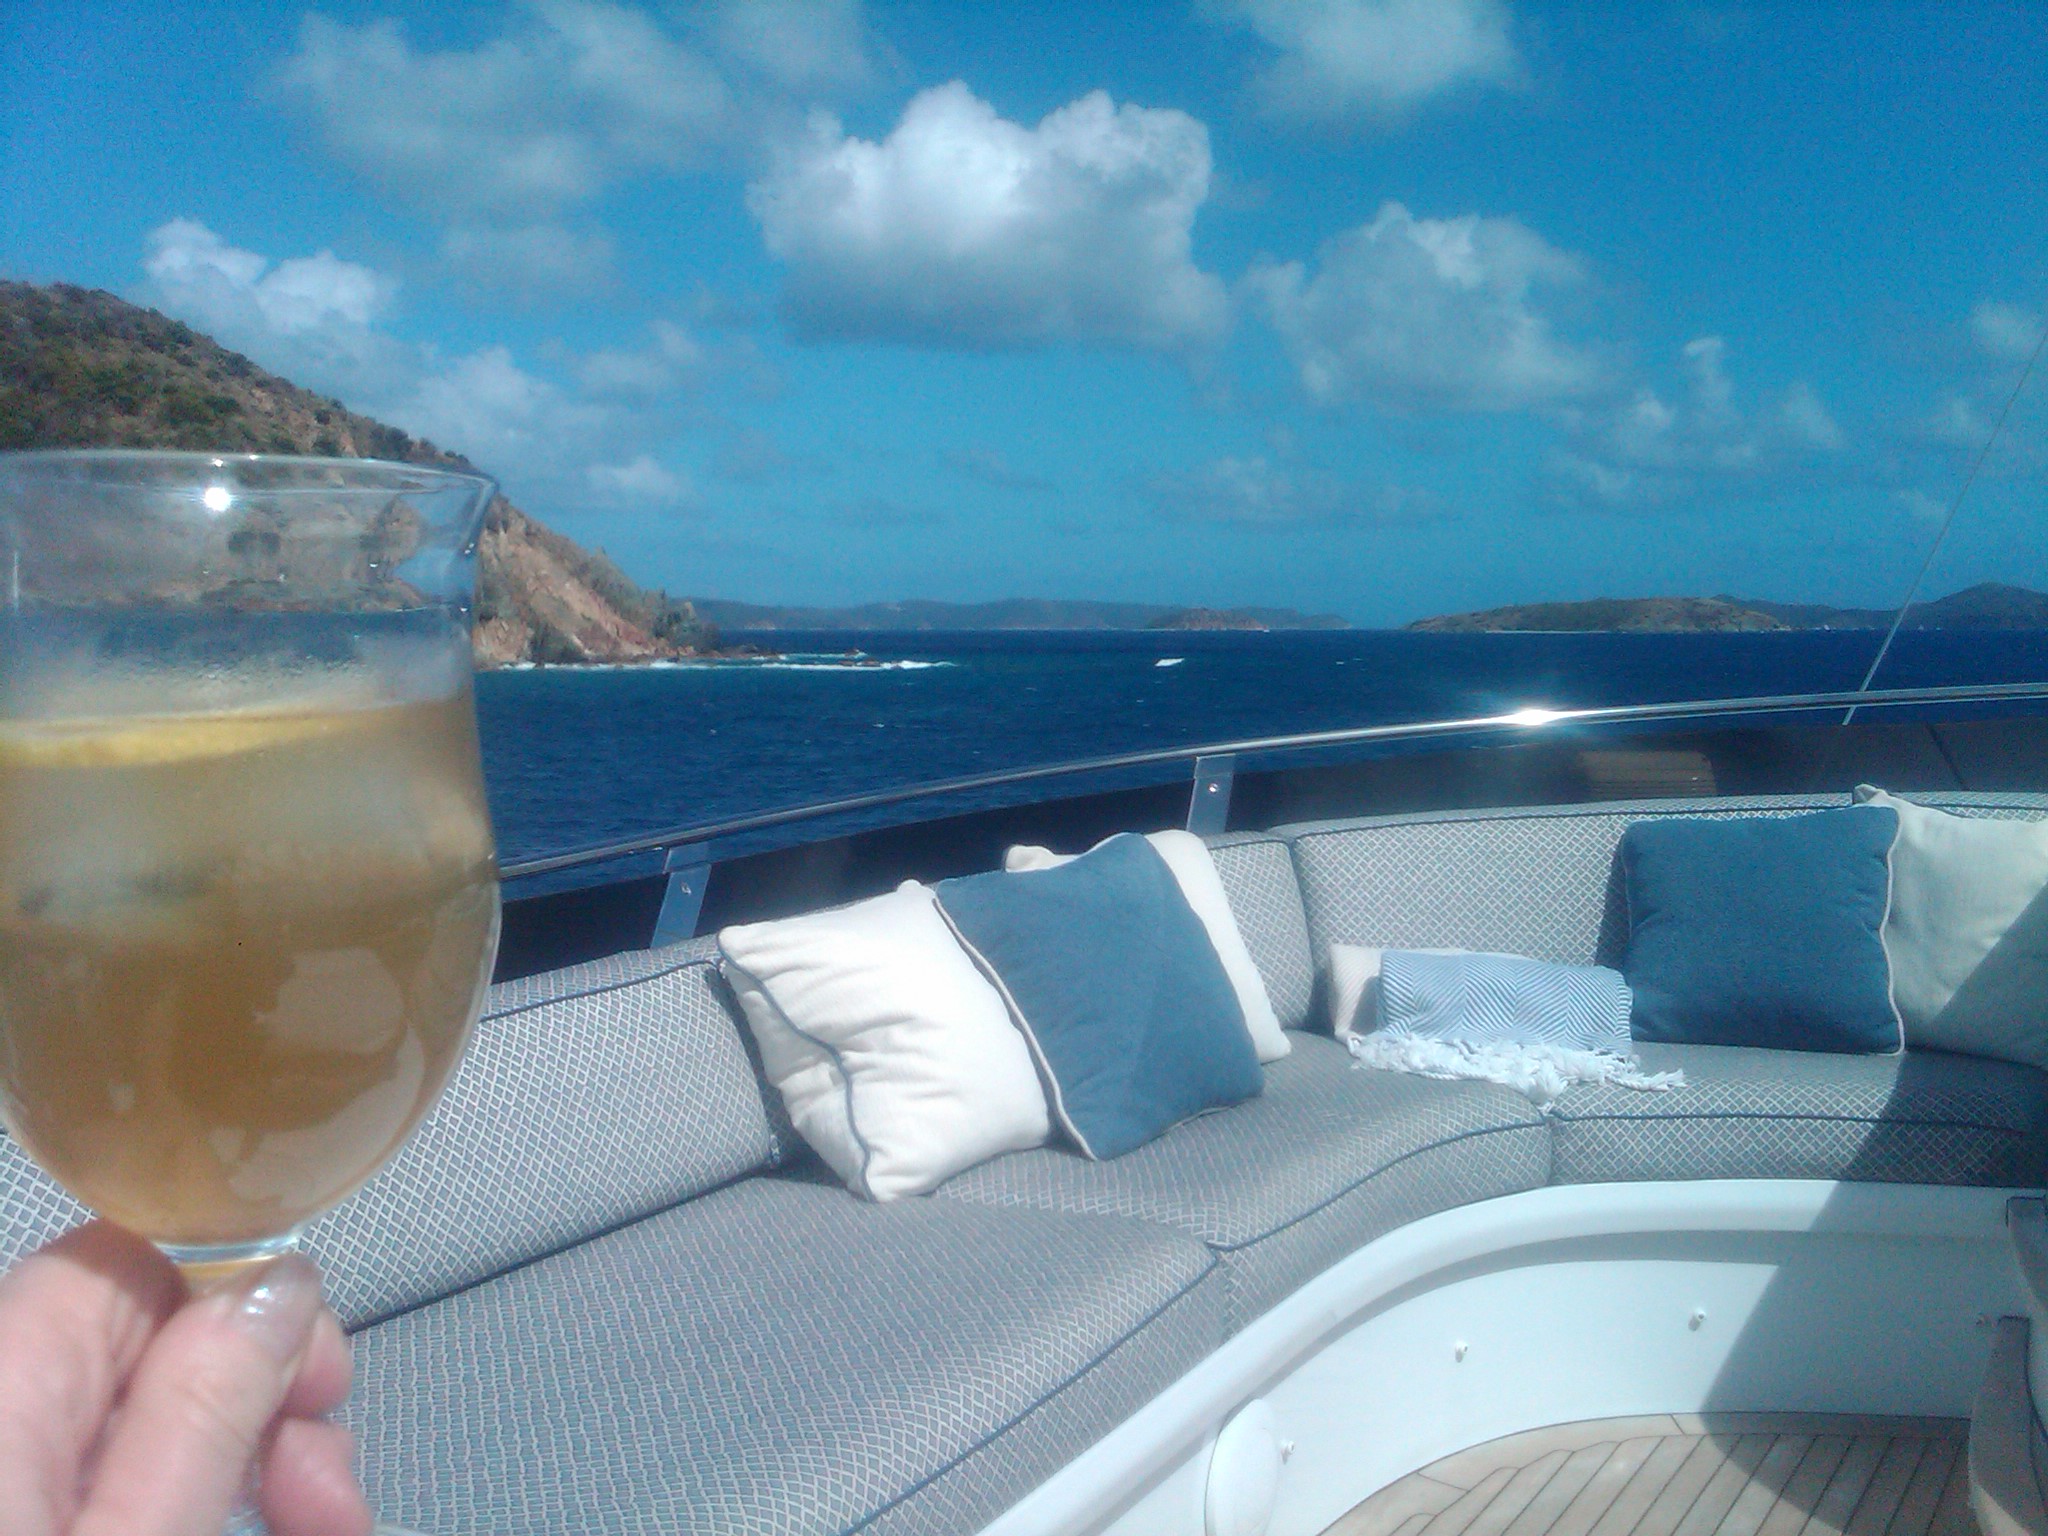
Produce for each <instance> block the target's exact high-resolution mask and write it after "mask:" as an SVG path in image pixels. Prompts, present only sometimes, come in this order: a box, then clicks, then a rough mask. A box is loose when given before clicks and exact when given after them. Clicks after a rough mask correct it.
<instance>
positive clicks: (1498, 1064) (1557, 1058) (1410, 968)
mask: <svg viewBox="0 0 2048 1536" xmlns="http://www.w3.org/2000/svg"><path fill="white" fill-rule="evenodd" d="M1630 1001H1631V997H1630V993H1629V989H1628V983H1627V982H1626V981H1624V980H1622V978H1621V973H1620V972H1618V971H1614V970H1610V969H1608V968H1607V967H1606V966H1602V965H1558V964H1555V963H1553V962H1551V961H1547V960H1530V959H1526V958H1524V957H1522V956H1520V955H1489V954H1442V953H1435V954H1431V953H1423V952H1421V951H1416V950H1399V949H1390V950H1388V951H1387V952H1386V953H1385V955H1384V956H1383V957H1382V959H1381V964H1380V986H1379V1020H1378V1022H1379V1028H1377V1029H1375V1030H1374V1031H1372V1033H1370V1034H1365V1035H1354V1036H1352V1037H1351V1039H1350V1040H1349V1042H1348V1044H1349V1045H1350V1047H1351V1054H1352V1055H1354V1056H1356V1057H1357V1058H1358V1060H1359V1061H1360V1062H1361V1063H1362V1064H1364V1065H1366V1066H1371V1067H1382V1068H1387V1069H1390V1070H1394V1071H1401V1072H1418V1073H1421V1074H1422V1075H1424V1076H1427V1077H1446V1078H1479V1079H1483V1080H1485V1081H1487V1082H1495V1083H1501V1084H1503V1085H1505V1086H1507V1087H1510V1088H1514V1089H1517V1090H1519V1091H1520V1092H1522V1093H1525V1094H1527V1095H1528V1096H1529V1097H1530V1098H1531V1099H1533V1100H1534V1101H1535V1102H1536V1103H1537V1104H1539V1105H1547V1104H1549V1103H1550V1102H1551V1101H1552V1100H1554V1099H1556V1098H1557V1097H1558V1096H1559V1095H1560V1094H1562V1093H1563V1092H1564V1091H1565V1090H1566V1089H1567V1088H1569V1087H1570V1086H1571V1085H1572V1084H1573V1083H1612V1084H1614V1085H1615V1086H1616V1087H1621V1088H1638V1089H1644V1090H1648V1091H1652V1092H1661V1091H1664V1090H1668V1089H1671V1088H1676V1087H1679V1086H1681V1085H1682V1084H1683V1083H1684V1081H1685V1077H1684V1074H1682V1073H1678V1072H1645V1071H1644V1070H1643V1069H1642V1063H1641V1062H1640V1061H1638V1060H1637V1059H1636V1057H1635V1055H1634V1054H1633V1052H1632V1050H1631V1048H1630V1046H1631V1042H1630V1039H1629V1029H1628V1020H1629V1005H1630Z"/></svg>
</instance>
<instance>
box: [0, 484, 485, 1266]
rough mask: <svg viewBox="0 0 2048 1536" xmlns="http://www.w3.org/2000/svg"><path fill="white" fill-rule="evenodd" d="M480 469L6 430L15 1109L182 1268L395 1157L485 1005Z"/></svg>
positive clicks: (9, 927)
mask: <svg viewBox="0 0 2048 1536" xmlns="http://www.w3.org/2000/svg"><path fill="white" fill-rule="evenodd" d="M491 492H492V487H491V484H490V482H489V481H487V480H484V479H482V478H480V477H477V476H473V475H465V474H452V473H446V472H442V471H437V470H430V469H421V468H417V467H414V466H410V465H402V464H384V463H376V462H370V461H343V460H317V459H292V458H269V457H261V456H230V455H187V454H155V453H148V454H141V453H136V454H130V453H48V454H43V453H35V454H16V455H5V456H0V562H4V564H0V576H4V578H5V581H6V587H5V592H4V607H0V647H4V648H0V1114H4V1117H5V1120H6V1125H7V1128H8V1130H9V1131H11V1132H12V1133H13V1135H14V1136H15V1137H16V1138H17V1139H18V1140H19V1141H20V1143H21V1144H22V1146H23V1147H24V1148H25V1149H26V1150H27V1151H28V1152H29V1153H30V1154H31V1155H32V1156H34V1157H35V1158H36V1159H37V1160H38V1161H39V1162H40V1163H41V1164H42V1165H43V1167H44V1168H46V1169H47V1170H48V1171H49V1172H50V1173H51V1174H52V1175H53V1176H54V1177H56V1178H57V1180H58V1181H59V1182H61V1183H62V1184H63V1185H64V1186H65V1187H66V1188H67V1189H69V1190H70V1191H71V1192H72V1193H73V1194H74V1195H76V1196H77V1197H78V1198H79V1199H80V1200H81V1201H83V1202H84V1203H86V1204H87V1205H90V1206H91V1207H93V1208H94V1209H95V1210H97V1211H98V1212H100V1213H101V1214H102V1215H105V1216H108V1217H110V1218H112V1219H113V1220H115V1221H118V1222H120V1223H121V1224H122V1225H124V1226H127V1227H129V1228H131V1229H132V1230H134V1231H136V1232H138V1233H140V1234H141V1235H142V1236H144V1237H147V1238H149V1239H150V1240H151V1241H153V1242H155V1243H157V1244H158V1245H159V1246H160V1247H161V1248H163V1249H164V1251H165V1252H167V1253H168V1254H169V1255H170V1256H171V1257H172V1258H173V1259H175V1260H177V1261H178V1262H179V1263H181V1264H183V1265H186V1266H187V1267H188V1272H190V1273H193V1274H195V1276H203V1275H207V1274H211V1273H214V1272H216V1271H217V1270H218V1268H219V1267H220V1266H223V1265H234V1264H237V1263H241V1262H246V1261H250V1260H255V1259H260V1258H263V1257H266V1256H269V1255H272V1254H275V1253H277V1252H279V1251H281V1250H282V1249H284V1248H286V1247H288V1246H290V1245H291V1243H292V1242H293V1240H294V1239H295V1237H296V1235H297V1233H298V1231H299V1229H300V1228H301V1227H302V1226H303V1225H304V1224H305V1223H306V1222H307V1221H308V1220H310V1219H311V1218H312V1217H314V1216H316V1215H318V1214H319V1213H320V1212H322V1211H324V1210H326V1209H327V1208H328V1207H330V1206H332V1205H334V1204H335V1203H336V1202H337V1201H339V1200H341V1199H342V1198H343V1197H345V1196H346V1195H348V1194H349V1193H350V1192H351V1191H352V1190H354V1189H355V1188H356V1187H357V1186H358V1185H360V1184H361V1183H362V1182H363V1181H364V1180H365V1179H367V1178H368V1177H369V1176H370V1175H371V1174H372V1173H374V1172H375V1171H376V1170H377V1168H378V1167H379V1166H381V1165H382V1164H383V1162H384V1161H385V1160H386V1159H387V1158H388V1157H390V1155H391V1154H392V1153H393V1152H394V1151H395V1150H397V1148H398V1147H399V1145H400V1144H401V1143H402V1142H403V1141H404V1140H405V1138H406V1136H407V1135H408V1134H409V1133H410V1132H411V1130H412V1128H413V1127H414V1126H415V1125H416V1124H417V1123H418V1122H419V1120H420V1118H421V1117H422V1116H423V1115H424V1114H425V1113H426V1112H427V1110H428V1109H429V1108H430V1107H431V1106H432V1105H433V1103H434V1101H435V1099H436V1097H437V1096H438V1095H439V1093H440V1091H441V1087H442V1085H443V1084H444V1083H445V1082H446V1081H447V1078H448V1075H449V1073H450V1071H451V1070H452V1069H453V1067H454V1065H455V1062H456V1060H457V1058H458V1057H459V1056H460V1054H461V1051H462V1046H463V1043H464V1040H465V1038H466V1037H467V1035H468V1032H469V1029H470V1026H471V1024H472V1023H473V1022H474V1020H475V1018H476V1014H477V1011H478V1008H479V1006H480V1005H481V1001H482V997H483V992H484V988H485V986H486V983H487V982H488V979H489V975H490V968H491V960H492V956H493V951H494V949H495V945H496V939H497V929H498V888H497V870H496V864H495V860H494V856H493V850H492V842H491V829H490V818H489V815H488V812H487V810H486V807H485V803H484V795H483V785H482V779H481V775H480V769H479V762H478V754H477V739H476V720H475V711H474V707H473V704H472V698H471V685H470V660H469V654H470V653H469V637H468V604H469V597H470V591H471V584H472V573H473V565H474V555H475V547H476V538H477V532H478V528H479V526H480V523H481V519H482V515H483V512H484V509H485V507H486V505H487V503H488V501H489V499H490V496H491Z"/></svg>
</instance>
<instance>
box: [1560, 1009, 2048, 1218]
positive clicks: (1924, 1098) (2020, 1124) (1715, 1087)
mask: <svg viewBox="0 0 2048 1536" xmlns="http://www.w3.org/2000/svg"><path fill="white" fill-rule="evenodd" d="M1637 1051H1638V1054H1640V1055H1641V1057H1642V1059H1643V1064H1644V1065H1645V1066H1647V1067H1649V1068H1650V1069H1651V1070H1653V1071H1665V1070H1668V1069H1670V1068H1673V1067H1677V1068H1682V1069H1683V1070H1684V1072H1685V1076H1686V1086H1685V1087H1684V1088H1682V1089H1679V1090H1676V1091H1674V1092H1671V1093H1637V1092H1632V1091H1630V1090H1628V1089H1625V1088H1608V1087H1578V1088H1574V1089H1572V1090H1571V1091H1570V1092H1569V1093H1567V1094H1565V1095H1564V1097H1563V1098H1561V1099H1559V1100H1558V1101H1557V1105H1556V1109H1555V1111H1554V1114H1553V1121H1552V1123H1553V1126H1554V1132H1555V1152H1554V1172H1553V1178H1554V1179H1555V1181H1556V1182H1557V1183H1559V1184H1599V1183H1608V1182H1614V1181H1625V1180H1638V1179H1855V1180H1872V1181H1878V1182H1886V1183H1898V1184H1987V1185H1995V1186H2010V1185H2016V1186H2028V1187H2031V1186H2034V1185H2038V1184H2040V1183H2041V1182H2042V1178H2043V1170H2044V1162H2048V1156H2044V1154H2048V1075H2044V1074H2042V1073H2040V1072H2038V1071H2036V1070H2034V1069H2033V1068H2032V1067H2020V1066H2013V1065H2011V1064H2009V1063H2007V1062H2001V1061H1986V1060H1983V1059H1981V1058H1979V1057H1975V1056H1951V1055H1947V1054H1945V1053H1943V1052H1940V1051H1907V1052H1904V1053H1903V1054H1901V1055H1896V1056H1843V1055H1837V1054H1831V1053H1823V1052H1812V1051H1764V1050H1753V1049H1750V1048H1747V1047H1741V1046H1718V1045H1651V1044H1644V1045H1640V1046H1638V1047H1637Z"/></svg>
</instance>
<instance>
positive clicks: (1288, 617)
mask: <svg viewBox="0 0 2048 1536" xmlns="http://www.w3.org/2000/svg"><path fill="white" fill-rule="evenodd" d="M690 604H691V606H692V607H693V608H694V609H695V610H696V611H697V612H698V613H699V614H701V615H703V616H704V617H705V618H706V619H708V620H709V621H710V622H712V623H714V624H716V625H718V626H719V627H720V628H721V629H747V630H813V629H826V630H957V629H984V630H986V629H1349V628H1350V627H1351V625H1350V624H1349V623H1348V622H1347V621H1346V620H1344V619H1340V618H1338V617H1337V616H1336V615H1335V614H1330V613H1297V612H1295V611H1294V610H1293V609H1292V608H1187V607H1175V606H1172V605H1169V604H1161V603H1096V602H1081V601H1073V602H1066V601H1060V600H1057V599H1052V598H1036V597H1013V598H1006V599H1004V600H1002V601H999V602H992V603H942V602H932V601H926V600H923V599H911V600H908V601H905V602H898V603H860V604H858V605H856V606H853V607H848V608H799V607H791V606H785V605H780V604H768V603H739V602H732V601H729V600H727V599H724V598H715V597H693V598H691V599H690Z"/></svg>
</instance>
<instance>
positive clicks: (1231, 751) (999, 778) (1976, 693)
mask: <svg viewBox="0 0 2048 1536" xmlns="http://www.w3.org/2000/svg"><path fill="white" fill-rule="evenodd" d="M2008 699H2048V679H2044V680H2043V681H2041V682H2036V683H1966V684H1954V685H1948V686H1943V687H1935V688H1880V689H1873V690H1871V691H1869V692H1862V691H1854V690H1852V691H1846V692H1839V693H1786V694H1766V695H1762V696H1759V697H1755V698H1737V699H1690V700H1682V701H1675V702H1671V703H1664V704H1610V705H1598V706H1593V707H1589V708H1584V709H1536V708H1527V709H1517V710H1511V711H1509V712H1508V713H1506V714H1502V715H1474V716H1470V717H1467V718H1463V719H1454V720H1414V721H1404V722H1401V723H1399V724H1395V725H1364V726H1353V727H1348V728H1346V729H1343V730H1334V731H1302V732H1297V733H1292V734H1289V735H1284V736H1253V737H1246V738H1244V739H1242V740H1238V741H1222V742H1209V743H1204V744H1201V745H1197V746H1185V747H1152V748H1148V749H1146V750H1144V751H1142V752H1119V753H1115V754H1113V755H1111V756H1108V757H1091V758H1078V759H1075V760H1072V761H1069V762H1064V763H1042V764H1036V765H1034V766H1031V767H1028V768H1004V769H1000V770H997V771H995V772H992V773H974V774H966V775H963V776H961V777H958V778H951V779H934V780H930V781H927V782H925V783H922V784H904V785H898V786H895V787H893V788H890V789H877V790H870V791H869V792H867V793H865V794H859V795H848V796H845V797H844V798H842V799H837V800H820V801H815V802H813V803H811V804H808V805H797V806H787V807H784V808H782V809H780V810H773V811H756V812H753V813H751V814H749V815H745V816H735V817H731V818H728V819H727V820H724V821H714V822H700V823H696V824H693V825H689V826H683V827H676V828H673V829H671V830H668V831H664V832H658V833H652V834H649V835H647V836H644V837H636V838H631V839H629V840H627V841H625V842H618V843H604V844H598V845H596V846H593V847H589V848H578V849H573V850H571V851H569V852H567V853H554V854H547V855H545V856H543V857H541V858H534V859H520V860H518V861H516V862H514V863H511V864H507V865H505V866H504V867H503V869H502V870H501V871H500V873H501V874H502V876H503V877H504V878H505V879H507V880H516V879H521V878H524V877H527V876H532V875H546V874H553V873H555V872H556V871H558V870H564V869H575V868H578V867H580V866H583V865H587V864H608V863H610V862H612V861H613V860H615V859H625V858H631V857H633V856H635V855H636V854H650V853H665V852H667V851H668V850H670V849H672V848H678V847H684V846H687V845H689V844H693V843H706V842H710V841H712V840H713V839H715V838H721V837H732V836H736V835H738V834H739V833H743V832H758V831H762V830H764V829H766V828H769V827H780V826H787V825H789V824H790V823H792V822H800V821H813V820H819V819H822V818H824V817H827V816H837V815H843V814H846V813H848V812H852V811H865V810H874V809H877V808H879V807H882V806H890V805H906V804H909V803H911V802H913V801H918V800H935V799H940V798H943V797H944V796H947V795H957V794H964V793H968V792H970V791H974V790H982V789H999V788H1002V787H1004V786H1006V785H1011V784H1029V783H1034V782H1038V781H1042V780H1050V779H1062V778H1075V777H1080V776H1082V775H1086V774H1096V773H1112V772H1115V771H1117V770H1119V769H1124V768H1145V767H1151V766H1153V765H1155V764H1160V763H1181V762H1184V763H1187V764H1189V765H1190V766H1192V765H1193V764H1194V762H1195V761H1196V760H1197V759H1198V758H1204V757H1231V756H1247V755H1250V754H1253V753H1265V752H1300V751H1308V750H1312V749H1314V748H1317V747H1337V746H1348V745H1352V744H1354V743H1362V742H1379V741H1411V740H1426V739H1429V738H1432V737H1440V736H1456V735H1462V734H1465V733H1467V732H1473V731H1499V732H1503V733H1505V732H1512V731H1531V730H1541V729H1544V728H1546V727H1549V726H1555V725H1609V724H1615V723H1621V722H1627V721H1633V720H1687V719H1699V718H1705V717H1707V716H1730V715H1737V716H1739V715H1782V714H1794V713H1799V712H1802V711H1806V710H1826V709H1883V708H1888V707H1893V706H1897V705H1910V704H1981V703H1995V702H1998V701H2000V700H2008Z"/></svg>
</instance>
